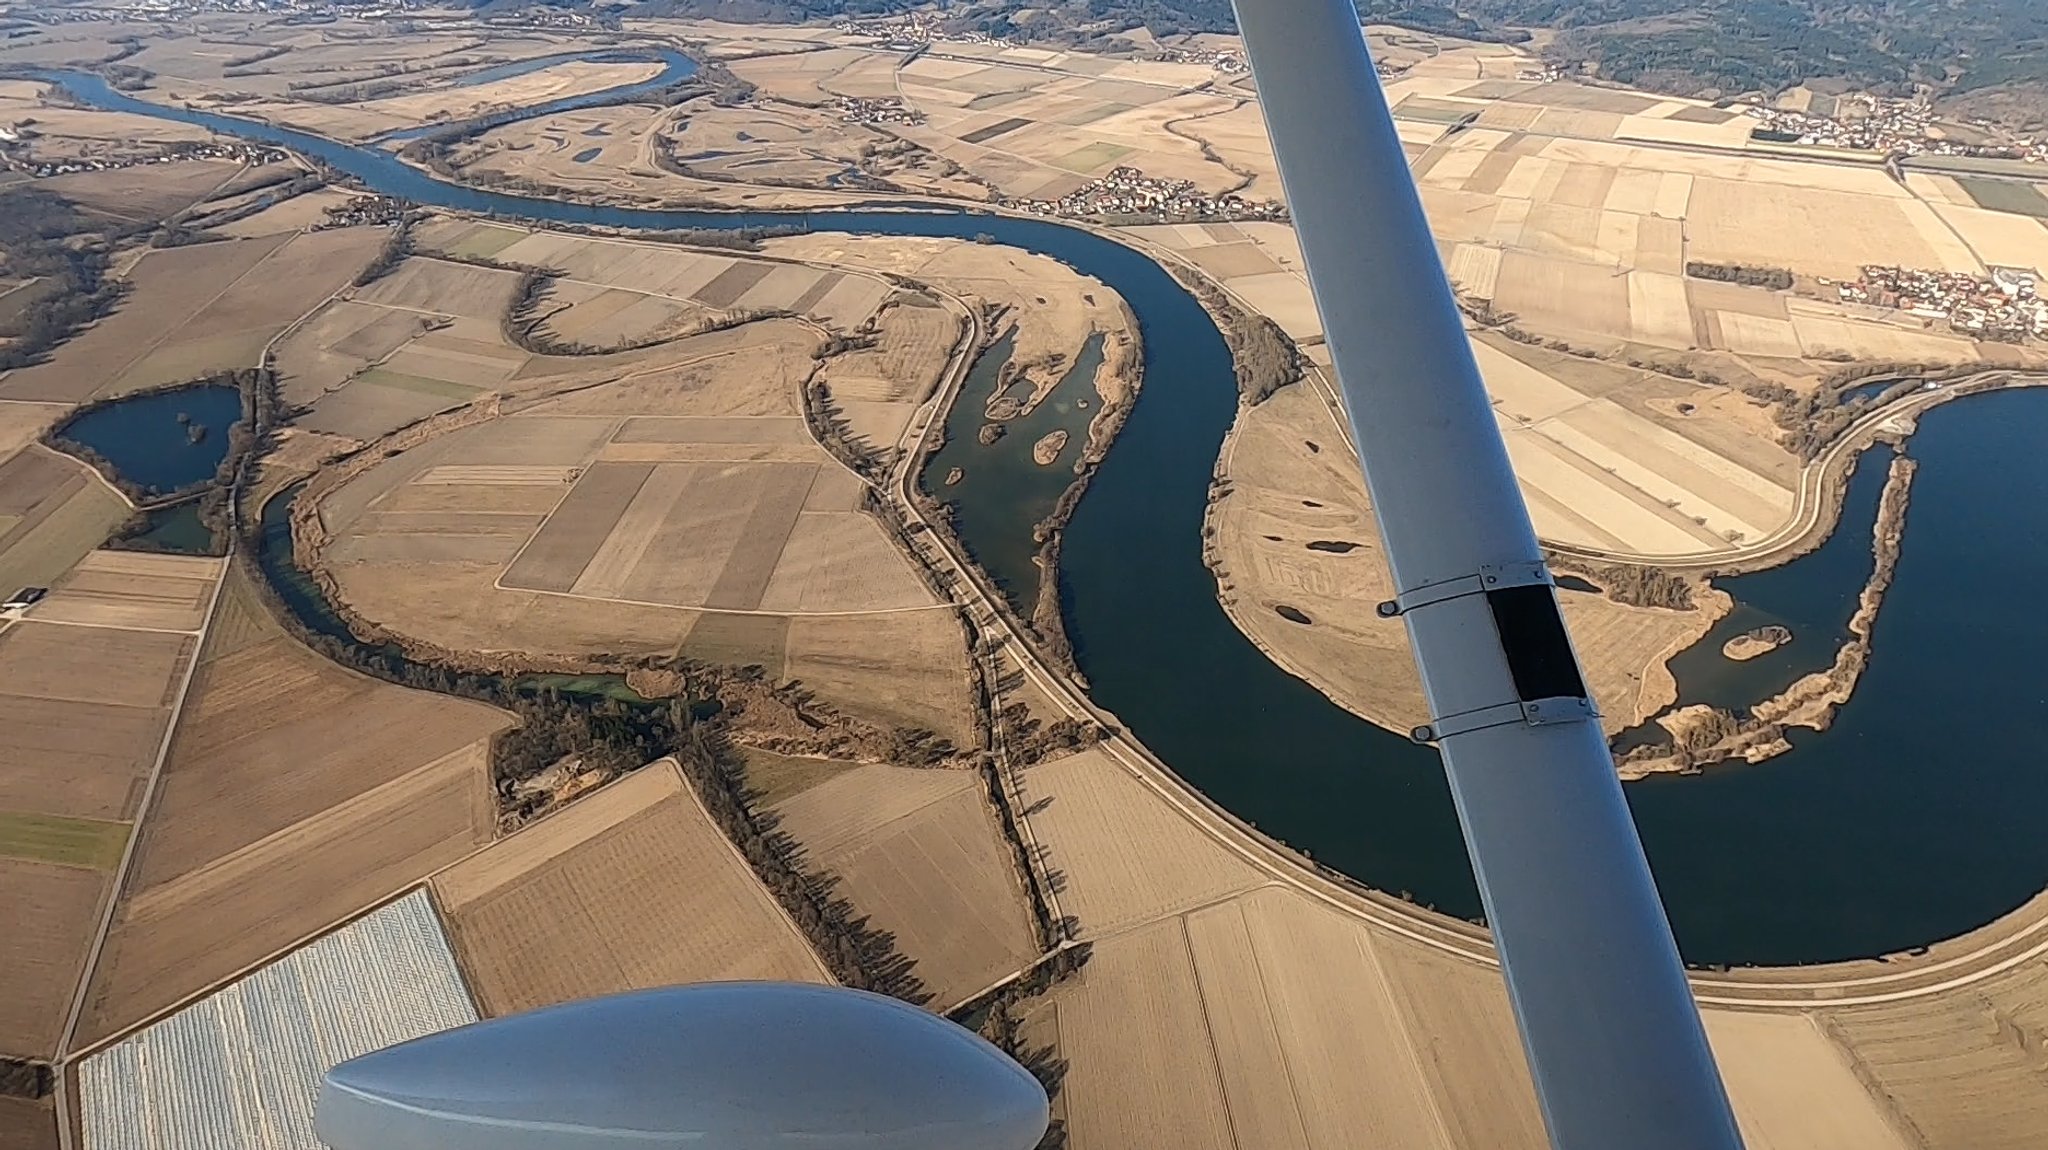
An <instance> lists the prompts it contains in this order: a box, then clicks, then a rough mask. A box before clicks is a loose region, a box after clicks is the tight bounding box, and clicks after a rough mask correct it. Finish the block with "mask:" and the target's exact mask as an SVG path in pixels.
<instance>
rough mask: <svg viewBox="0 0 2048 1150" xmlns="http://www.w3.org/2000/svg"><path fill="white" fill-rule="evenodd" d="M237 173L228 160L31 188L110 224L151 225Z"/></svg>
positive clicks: (87, 175) (119, 171) (57, 180)
mask: <svg viewBox="0 0 2048 1150" xmlns="http://www.w3.org/2000/svg"><path fill="white" fill-rule="evenodd" d="M37 120H38V124H40V122H41V118H40V117H37ZM241 170H242V165H241V164H239V163H236V162H234V161H232V160H174V161H172V162H170V163H167V164H147V165H142V166H138V167H131V168H110V169H107V170H104V171H96V172H75V173H72V174H70V175H64V176H52V177H50V178H48V179H46V180H41V181H38V182H37V185H36V186H38V187H40V188H44V189H47V190H49V191H50V192H53V193H55V194H57V195H60V196H62V197H64V198H65V199H67V200H70V201H72V202H73V203H76V204H79V205H80V206H82V207H85V208H89V209H91V210H92V211H94V212H96V213H98V214H100V215H103V216H106V217H108V218H109V219H112V220H118V221H122V222H126V223H150V222H154V221H156V220H162V219H168V218H169V217H171V216H174V215H176V214H177V213H179V212H182V211H184V210H185V209H186V208H189V207H191V206H192V205H194V204H196V203H199V202H201V201H203V200H206V199H208V198H209V197H211V196H212V195H213V194H214V193H215V191H216V190H218V189H219V188H220V187H221V186H222V185H223V184H226V183H227V182H228V181H229V180H231V179H233V178H234V177H235V175H236V174H237V173H239V172H240V171H241Z"/></svg>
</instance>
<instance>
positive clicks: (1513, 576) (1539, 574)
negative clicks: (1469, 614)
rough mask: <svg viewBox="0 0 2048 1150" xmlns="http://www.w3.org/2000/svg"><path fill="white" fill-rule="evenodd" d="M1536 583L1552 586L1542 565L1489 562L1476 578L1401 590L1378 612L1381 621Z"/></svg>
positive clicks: (1445, 581) (1461, 578)
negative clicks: (1445, 603)
mask: <svg viewBox="0 0 2048 1150" xmlns="http://www.w3.org/2000/svg"><path fill="white" fill-rule="evenodd" d="M1538 584H1542V585H1544V586H1549V585H1551V583H1550V569H1549V568H1548V567H1545V566H1544V565H1543V564H1541V563H1498V564H1496V563H1488V564H1485V565H1484V566H1482V567H1480V568H1479V573H1478V574H1476V575H1465V576H1462V577H1460V578H1457V579H1446V580H1444V581H1442V582H1440V583H1425V584H1423V585H1422V586H1420V587H1417V588H1414V589H1413V590H1409V591H1403V592H1401V593H1400V594H1399V595H1396V596H1394V597H1393V598H1392V599H1389V600H1387V601H1386V602H1384V603H1381V604H1380V605H1379V608H1378V610H1379V614H1380V618H1382V619H1395V618H1399V617H1400V616H1402V615H1406V614H1407V613H1408V612H1410V611H1413V610H1415V609H1417V608H1419V607H1428V606H1430V605H1431V604H1434V603H1442V602H1444V601H1445V600H1448V599H1462V598H1464V597H1465V596H1467V595H1481V594H1484V593H1486V592H1488V591H1499V590H1503V589H1505V588H1508V587H1530V586H1535V585H1538Z"/></svg>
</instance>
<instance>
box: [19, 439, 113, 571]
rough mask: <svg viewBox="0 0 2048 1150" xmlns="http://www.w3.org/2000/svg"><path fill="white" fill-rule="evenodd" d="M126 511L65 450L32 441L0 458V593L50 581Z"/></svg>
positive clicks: (95, 543)
mask: <svg viewBox="0 0 2048 1150" xmlns="http://www.w3.org/2000/svg"><path fill="white" fill-rule="evenodd" d="M131 510H132V509H131V508H130V507H129V505H128V501H127V499H125V498H123V497H122V495H121V494H120V493H119V492H117V491H115V490H114V489H113V488H112V487H110V486H108V485H107V484H106V482H105V481H103V480H102V479H100V477H99V476H98V475H96V474H94V473H93V471H92V470H91V469H90V468H88V467H86V466H85V465H84V464H83V463H80V462H78V461H77V460H75V459H73V458H71V457H70V456H68V455H63V454H61V453H59V452H55V451H51V450H49V449H48V448H46V447H43V446H41V445H34V444H32V445H30V446H28V447H24V448H22V449H21V450H19V451H17V452H15V453H14V454H13V455H12V456H10V457H8V458H7V459H6V460H4V461H0V586H4V587H5V588H6V590H4V591H0V595H12V594H13V593H14V592H15V591H17V590H19V589H21V588H23V587H47V586H49V585H50V584H52V583H54V582H56V581H57V579H58V578H59V577H60V576H62V575H63V574H64V573H65V572H67V571H69V570H71V569H72V567H74V566H75V565H77V563H78V561H79V560H81V559H83V558H84V557H85V556H86V554H87V553H88V552H90V551H91V550H92V549H93V548H95V547H98V546H99V545H100V544H102V543H104V542H106V540H107V536H109V535H111V534H113V532H114V528H116V527H118V526H120V525H121V523H122V522H123V521H125V520H126V519H127V518H128V515H129V512H130V511H131Z"/></svg>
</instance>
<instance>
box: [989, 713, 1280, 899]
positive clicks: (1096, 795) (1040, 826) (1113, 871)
mask: <svg viewBox="0 0 2048 1150" xmlns="http://www.w3.org/2000/svg"><path fill="white" fill-rule="evenodd" d="M1019 790H1020V791H1021V792H1022V800H1023V804H1024V806H1025V808H1026V809H1034V810H1035V813H1033V814H1032V815H1031V816H1030V818H1031V827H1032V830H1033V833H1034V834H1035V835H1036V837H1037V839H1038V841H1039V842H1040V843H1042V844H1044V846H1045V848H1046V865H1047V866H1048V867H1049V868H1050V869H1051V870H1053V871H1055V872H1059V873H1061V874H1064V875H1065V876H1066V886H1065V888H1064V889H1063V890H1062V891H1061V892H1060V909H1061V910H1062V911H1063V912H1064V913H1066V914H1069V915H1073V916H1074V917H1076V918H1078V919H1079V920H1080V922H1081V930H1082V933H1083V935H1084V936H1089V937H1096V936H1106V935H1112V934H1115V933H1117V932H1119V931H1121V930H1124V929H1126V928H1128V927H1131V926H1134V925H1137V924H1139V923H1144V922H1150V921H1152V920H1154V919H1156V918H1160V917H1161V916H1165V915H1172V914H1177V913H1179V912H1182V911H1185V910H1189V909H1192V908H1194V907H1197V906H1201V905H1204V904H1206V903H1210V902H1214V901H1216V900H1218V899H1221V898H1223V897H1226V896H1228V895H1230V894H1233V893H1235V892H1238V891H1243V890H1248V889H1250V888H1251V887H1253V886H1256V885H1258V884H1259V883H1260V882H1261V881H1263V879H1264V877H1265V876H1264V873H1263V872H1261V871H1260V870H1258V869H1257V868H1255V867H1254V866H1253V865H1252V864H1251V863H1249V862H1246V861H1244V860H1243V859H1241V858H1240V857H1238V856H1237V855H1235V854H1233V853H1231V851H1230V850H1229V849H1228V848H1227V847H1225V846H1224V845H1223V844H1222V843H1220V842H1218V841H1217V840H1215V839H1213V838H1210V837H1209V836H1208V835H1207V834H1206V833H1205V832H1204V831H1203V830H1202V828H1201V827H1199V826H1197V825H1196V824H1195V823H1194V822H1193V821H1192V820H1190V819H1189V818H1187V817H1186V816H1184V815H1182V814H1181V813H1179V812H1178V811H1175V810H1174V809H1173V808H1171V807H1169V806H1168V805H1167V804H1166V803H1165V802H1164V801H1162V800H1160V799H1159V798H1158V797H1157V796H1156V795H1154V794H1153V793H1152V792H1150V791H1148V790H1147V789H1146V787H1145V785H1144V784H1143V783H1141V782H1139V781H1138V780H1137V779H1136V778H1134V777H1133V776H1132V775H1131V774H1130V772H1128V771H1126V770H1125V769H1124V768H1123V767H1122V766H1121V765H1119V764H1118V763H1116V762H1115V761H1114V760H1112V759H1110V758H1109V757H1108V756H1107V755H1106V754H1105V753H1104V752H1102V751H1099V750H1090V751H1083V752H1081V753H1080V754H1076V755H1070V756H1068V757H1066V758H1063V759H1058V760H1056V761H1053V762H1049V763H1040V764H1039V765H1037V766H1035V767H1031V768H1029V769H1028V770H1026V771H1024V772H1023V778H1022V781H1021V784H1020V787H1019ZM1047 800H1050V801H1049V802H1048V801H1047Z"/></svg>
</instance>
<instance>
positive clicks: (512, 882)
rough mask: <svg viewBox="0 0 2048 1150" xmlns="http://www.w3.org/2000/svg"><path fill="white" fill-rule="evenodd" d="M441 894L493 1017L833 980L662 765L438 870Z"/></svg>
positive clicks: (474, 983)
mask: <svg viewBox="0 0 2048 1150" xmlns="http://www.w3.org/2000/svg"><path fill="white" fill-rule="evenodd" d="M685 878H686V879H687V881H684V880H685ZM433 889H434V894H435V898H436V901H437V902H438V903H439V905H440V908H441V911H442V913H443V915H444V916H445V918H446V920H447V923H448V930H449V934H450V937H451V939H452V941H453V943H454V947H455V953H456V956H457V958H458V959H459V960H460V962H461V965H462V969H463V971H464V973H465V974H466V975H467V976H468V981H469V986H470V989H471V992H472V993H473V994H474V995H475V997H476V1000H477V1002H478V1003H479V1004H480V1005H481V1006H482V1008H483V1011H484V1013H485V1014H486V1015H493V1016H495V1015H500V1014H509V1013H514V1012H517V1011H521V1010H527V1009H530V1008H533V1007H536V1006H544V1005H549V1004H552V1003H556V1002H562V1001H565V1000H567V999H571V998H583V997H588V996H592V995H599V994H610V993H614V992H617V991H624V990H635V989H641V988H644V987H650V986H665V985H670V984H674V983H685V982H710V981H719V980H724V979H736V978H762V979H782V980H789V981H799V982H818V983H829V982H830V981H831V978H830V976H829V974H828V973H827V971H826V969H825V967H824V965H823V964H822V963H821V962H820V961H819V960H818V958H817V956H816V955H815V954H814V953H812V951H811V949H810V946H809V944H808V943H806V942H805V940H804V938H803V935H802V934H801V933H799V932H798V930H797V928H796V924H794V923H792V922H791V921H790V920H789V918H788V916H787V915H786V914H784V912H783V910H782V908H781V907H780V906H779V905H777V904H776V902H775V900H774V898H773V897H772V896H770V895H769V893H768V891H767V889H766V888H764V887H763V886H762V885H761V883H760V880H759V879H758V878H756V877H755V875H754V873H753V871H752V870H751V869H750V868H749V867H748V866H747V864H746V862H745V861H744V860H743V859H742V858H741V857H740V855H739V853H738V852H737V851H736V850H734V849H733V846H732V844H731V843H729V842H727V841H726V838H725V835H724V833H723V832H722V831H720V830H719V828H718V826H717V825H716V824H715V823H713V822H712V821H711V817H710V816H709V815H707V814H706V813H705V812H704V808H703V807H702V806H701V805H700V804H699V803H698V801H697V799H696V796H695V795H693V794H692V793H691V792H690V789H689V787H688V785H687V784H685V783H684V781H683V778H682V775H681V773H680V772H679V771H678V770H677V768H676V767H675V765H674V763H673V762H671V761H669V760H666V759H664V760H661V761H659V762H656V763H653V764H651V765H649V766H647V767H644V768H642V769H641V770H640V771H638V772H636V773H634V774H631V775H628V776H626V777H625V778H623V779H621V780H619V781H617V782H615V783H612V784H611V785H609V786H607V787H605V788H603V789H602V790H599V791H596V792H594V793H592V794H590V795H588V796H585V797H584V798H582V799H579V800H578V801H577V802H575V803H574V804H571V805H570V806H569V807H567V808H564V809H563V810H561V811H559V812H557V813H555V814H552V815H549V816H547V817H545V818H543V819H541V820H540V821H538V822H536V823H533V824H532V825H530V826H528V827H525V828H523V829H521V830H520V831H519V832H517V833H516V834H513V835H511V836H510V837H508V838H505V839H503V840H501V841H500V842H497V843H495V844H493V845H492V846H491V847H490V848H489V849H487V850H485V851H482V852H480V853H478V854H477V855H475V856H474V857H472V858H469V859H467V860H465V861H463V862H461V863H459V864H457V865H456V866H453V867H451V868H449V869H448V870H445V871H443V872H442V873H440V874H439V875H436V876H435V878H434V884H433Z"/></svg>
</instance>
